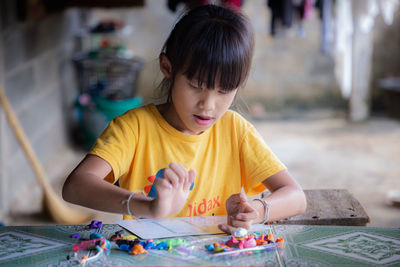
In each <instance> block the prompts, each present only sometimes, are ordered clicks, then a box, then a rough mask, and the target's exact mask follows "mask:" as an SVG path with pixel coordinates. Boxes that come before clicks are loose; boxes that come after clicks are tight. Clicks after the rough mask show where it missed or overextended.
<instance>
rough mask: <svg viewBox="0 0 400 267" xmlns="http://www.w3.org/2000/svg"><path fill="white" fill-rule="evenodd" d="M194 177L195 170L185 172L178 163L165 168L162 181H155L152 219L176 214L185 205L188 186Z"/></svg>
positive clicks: (188, 190)
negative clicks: (155, 195)
mask: <svg viewBox="0 0 400 267" xmlns="http://www.w3.org/2000/svg"><path fill="white" fill-rule="evenodd" d="M195 176H196V171H195V170H193V169H192V170H190V171H187V170H186V168H185V167H183V166H182V165H181V164H179V163H171V164H169V168H165V170H164V174H163V179H155V180H154V185H155V187H156V190H157V197H156V198H155V199H154V200H153V203H152V205H151V209H152V213H153V217H154V218H156V219H157V218H165V217H168V216H171V215H174V214H176V213H178V212H179V211H180V210H181V209H182V208H183V206H184V205H185V203H186V200H187V198H188V195H189V192H190V186H191V185H192V183H193V182H194V178H195Z"/></svg>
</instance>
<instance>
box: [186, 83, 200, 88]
mask: <svg viewBox="0 0 400 267" xmlns="http://www.w3.org/2000/svg"><path fill="white" fill-rule="evenodd" d="M189 86H190V87H191V88H193V89H196V90H201V87H198V86H196V85H193V84H191V83H189Z"/></svg>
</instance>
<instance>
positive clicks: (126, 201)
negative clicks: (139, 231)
mask: <svg viewBox="0 0 400 267" xmlns="http://www.w3.org/2000/svg"><path fill="white" fill-rule="evenodd" d="M137 192H142V191H141V190H137V191H133V192H132V193H131V194H130V195H129V197H128V199H127V200H122V205H125V204H126V211H127V213H128V215H129V216H131V217H132V218H134V219H135V218H136V217H135V216H134V215H133V214H132V213H131V209H130V208H129V203H130V202H131V199H132V197H133V196H134V195H136V193H137Z"/></svg>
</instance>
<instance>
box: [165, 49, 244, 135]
mask: <svg viewBox="0 0 400 267" xmlns="http://www.w3.org/2000/svg"><path fill="white" fill-rule="evenodd" d="M160 69H161V71H162V72H163V74H164V75H165V77H166V78H168V79H170V78H171V73H172V67H171V63H170V61H169V60H168V58H167V57H166V56H165V55H164V54H161V55H160ZM236 92H237V89H235V90H231V91H223V90H221V89H219V86H218V84H217V86H216V87H215V88H214V89H212V90H209V89H207V88H206V87H205V86H200V87H199V86H198V82H197V81H196V80H191V81H190V80H188V79H187V78H186V76H185V75H183V74H182V73H177V74H176V76H175V80H174V83H173V87H172V91H171V98H172V103H171V104H170V105H169V106H166V107H165V109H164V110H163V112H162V113H163V116H164V118H165V119H166V121H167V122H168V123H169V124H170V125H171V126H173V127H174V128H175V129H177V130H179V131H181V132H183V133H186V134H193V135H194V134H200V133H202V132H204V131H205V130H207V129H208V128H210V127H211V126H212V125H214V123H216V122H217V121H218V120H219V119H220V118H221V117H222V115H224V113H225V112H226V111H227V110H228V108H229V107H230V106H231V104H232V102H233V100H234V98H235V95H236Z"/></svg>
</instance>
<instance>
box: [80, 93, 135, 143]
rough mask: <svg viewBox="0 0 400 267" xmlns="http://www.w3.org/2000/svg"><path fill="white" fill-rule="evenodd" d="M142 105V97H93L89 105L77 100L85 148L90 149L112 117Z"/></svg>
mask: <svg viewBox="0 0 400 267" xmlns="http://www.w3.org/2000/svg"><path fill="white" fill-rule="evenodd" d="M141 105H142V99H141V98H140V97H134V98H128V99H123V100H109V99H105V98H102V97H93V98H92V99H91V101H90V103H89V104H88V105H82V104H81V103H80V102H79V101H77V102H76V110H77V114H78V121H79V125H80V128H81V130H82V133H83V136H84V143H85V144H84V147H85V149H87V150H88V149H90V147H91V146H92V145H93V144H94V142H95V141H96V139H97V138H98V137H99V135H100V134H101V133H102V132H103V131H104V129H105V128H106V127H107V126H108V124H109V123H110V121H111V120H112V119H114V118H115V117H117V116H119V115H122V114H124V113H125V112H127V111H128V110H130V109H133V108H136V107H140V106H141Z"/></svg>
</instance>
